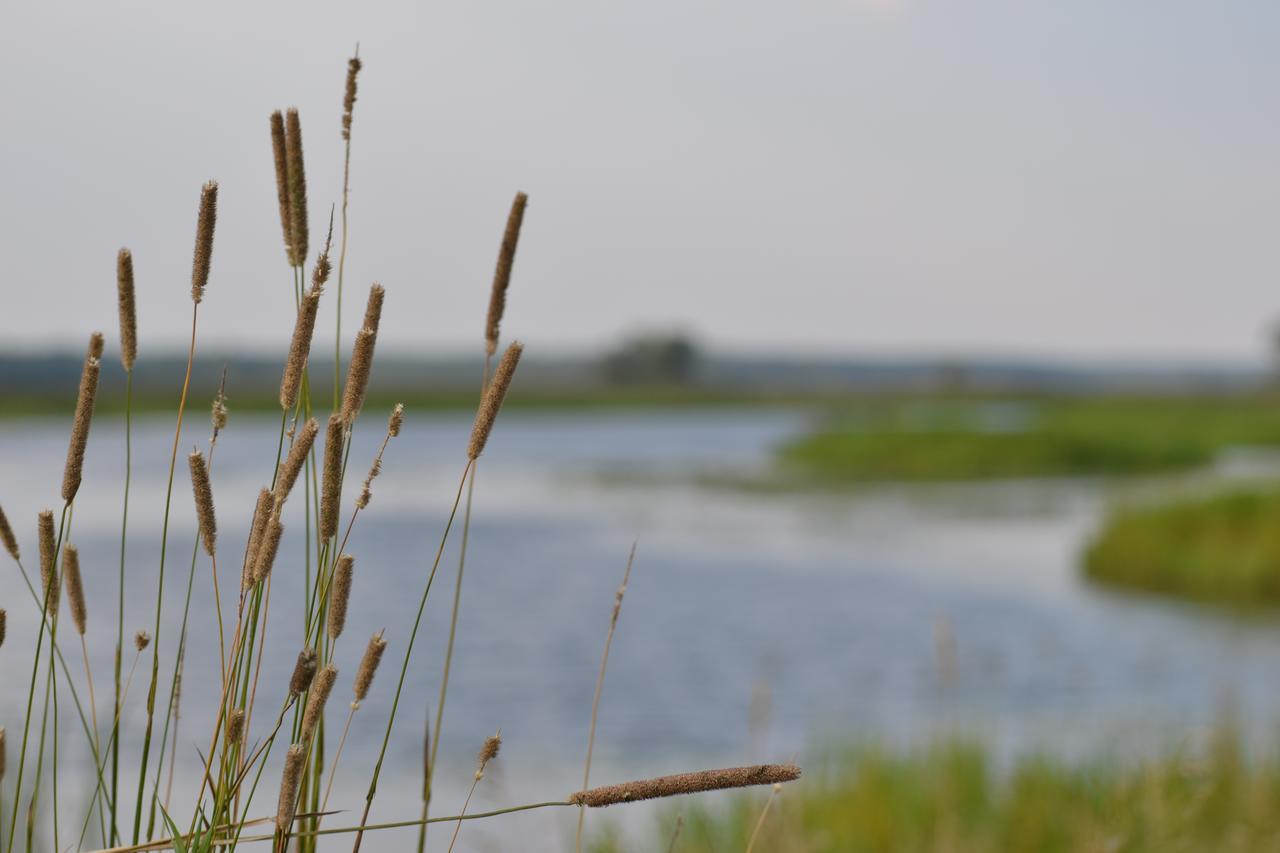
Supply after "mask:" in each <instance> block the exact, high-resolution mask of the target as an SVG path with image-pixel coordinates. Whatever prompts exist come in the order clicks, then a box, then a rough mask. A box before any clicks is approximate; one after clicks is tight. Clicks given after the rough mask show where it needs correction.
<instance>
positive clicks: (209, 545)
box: [187, 451, 218, 557]
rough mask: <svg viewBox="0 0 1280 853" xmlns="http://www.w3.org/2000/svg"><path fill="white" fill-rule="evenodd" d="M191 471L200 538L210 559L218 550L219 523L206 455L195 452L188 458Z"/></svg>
mask: <svg viewBox="0 0 1280 853" xmlns="http://www.w3.org/2000/svg"><path fill="white" fill-rule="evenodd" d="M187 463H188V467H189V468H190V469H191V491H192V493H193V494H194V496H195V502H196V519H197V521H198V522H199V525H200V538H201V539H202V540H204V550H205V553H207V554H208V555H209V556H210V557H212V556H213V555H214V553H215V552H216V550H217V541H218V521H217V518H216V517H215V515H214V512H213V487H212V486H211V485H210V483H209V464H208V463H207V462H206V461H205V458H204V454H202V453H200V452H199V451H195V452H193V453H192V454H191V455H190V456H188V457H187Z"/></svg>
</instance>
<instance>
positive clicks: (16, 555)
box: [0, 507, 22, 560]
mask: <svg viewBox="0 0 1280 853" xmlns="http://www.w3.org/2000/svg"><path fill="white" fill-rule="evenodd" d="M0 542H3V543H4V549H5V550H6V551H8V552H9V556H10V557H13V559H15V560H20V559H22V551H21V550H19V548H18V537H17V536H14V535H13V528H12V527H11V526H10V525H9V517H8V516H6V515H5V514H4V509H3V508H2V507H0Z"/></svg>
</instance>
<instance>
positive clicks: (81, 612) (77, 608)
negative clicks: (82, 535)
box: [62, 545, 89, 636]
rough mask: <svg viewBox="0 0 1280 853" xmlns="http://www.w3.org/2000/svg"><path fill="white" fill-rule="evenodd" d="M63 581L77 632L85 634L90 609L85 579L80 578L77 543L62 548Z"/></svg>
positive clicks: (72, 620) (72, 621)
mask: <svg viewBox="0 0 1280 853" xmlns="http://www.w3.org/2000/svg"><path fill="white" fill-rule="evenodd" d="M62 581H63V583H64V584H65V585H66V588H67V609H68V610H69V611H70V613H71V623H72V624H73V625H75V629H76V633H77V634H79V635H80V636H84V632H85V626H86V621H87V619H88V612H89V611H88V609H87V608H86V607H85V602H84V581H83V580H82V579H81V578H80V549H78V548H77V547H76V546H75V545H64V546H63V548H62Z"/></svg>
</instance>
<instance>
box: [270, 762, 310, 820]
mask: <svg viewBox="0 0 1280 853" xmlns="http://www.w3.org/2000/svg"><path fill="white" fill-rule="evenodd" d="M306 763H307V750H306V748H305V747H304V746H303V745H302V744H300V743H295V744H294V745H293V746H291V747H289V751H288V752H287V753H285V756H284V773H282V774H281V776H280V801H279V802H278V803H277V805H276V829H279V830H280V831H281V832H288V831H289V827H290V826H291V825H292V824H293V815H294V812H295V810H296V809H297V807H298V784H299V783H300V782H301V781H302V771H303V769H304V767H305V765H306Z"/></svg>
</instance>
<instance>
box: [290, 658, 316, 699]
mask: <svg viewBox="0 0 1280 853" xmlns="http://www.w3.org/2000/svg"><path fill="white" fill-rule="evenodd" d="M315 674H316V650H315V649H313V648H311V647H310V646H308V647H307V648H305V649H303V650H302V651H300V652H298V662H297V663H295V664H294V665H293V675H292V676H290V677H289V695H291V696H298V695H300V694H302V693H306V692H307V688H308V687H310V686H311V679H312V678H314V677H315Z"/></svg>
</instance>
